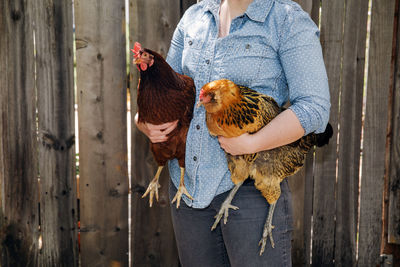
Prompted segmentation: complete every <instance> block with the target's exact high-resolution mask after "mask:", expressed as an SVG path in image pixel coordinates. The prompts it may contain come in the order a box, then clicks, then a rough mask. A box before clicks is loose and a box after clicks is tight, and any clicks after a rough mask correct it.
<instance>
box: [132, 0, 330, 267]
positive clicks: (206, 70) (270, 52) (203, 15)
mask: <svg viewBox="0 0 400 267" xmlns="http://www.w3.org/2000/svg"><path fill="white" fill-rule="evenodd" d="M318 37H319V31H318V28H317V26H316V25H315V24H314V23H313V21H312V20H311V19H310V17H309V16H308V14H307V13H305V12H304V11H303V10H301V8H300V7H299V6H298V5H297V4H296V3H294V2H291V1H289V0H222V1H221V0H204V1H202V2H200V3H199V4H197V5H194V6H192V7H191V8H189V9H188V11H187V12H186V13H185V15H184V16H183V18H182V19H181V21H180V22H179V24H178V26H177V28H176V30H175V33H174V36H173V39H172V42H171V47H170V50H169V53H168V57H167V61H168V63H169V64H170V65H171V66H172V67H173V68H174V69H175V70H176V71H177V72H179V73H183V74H186V75H188V76H190V77H192V78H193V79H194V81H195V85H196V88H197V97H198V95H199V90H200V88H201V87H202V86H203V85H204V84H206V83H208V82H210V81H213V80H217V79H221V78H226V79H230V80H232V81H233V82H235V83H236V84H240V85H244V86H247V87H249V88H252V89H255V90H257V91H259V92H262V93H264V94H267V95H270V96H272V97H274V99H275V100H276V101H277V103H278V104H280V105H284V104H285V103H287V102H290V103H291V106H290V107H289V108H288V109H286V110H285V111H284V112H282V113H281V114H279V115H278V116H277V117H276V118H275V119H273V120H272V121H271V122H270V123H269V124H268V125H267V126H265V127H264V128H262V129H261V130H260V131H258V132H257V133H255V134H251V135H249V134H244V135H241V136H239V137H235V138H224V137H218V138H213V137H211V136H210V135H209V133H208V130H207V127H206V123H205V110H204V108H203V107H200V108H197V107H195V109H194V115H193V116H194V117H193V120H192V122H191V126H190V128H189V132H188V137H187V146H186V173H185V185H186V188H187V189H188V191H189V194H190V195H191V196H193V198H194V200H190V199H188V198H186V196H184V197H183V199H184V203H181V206H180V208H179V209H176V208H175V207H174V206H172V207H171V214H172V220H173V225H174V231H175V236H176V241H177V246H178V252H179V257H180V261H181V263H182V266H184V267H185V266H291V231H292V208H291V195H290V191H289V188H288V185H287V182H286V179H285V180H284V181H283V182H282V184H281V191H282V193H281V197H280V199H279V200H278V201H277V205H276V208H275V213H274V218H273V225H274V226H275V228H274V230H273V232H272V233H273V237H274V240H275V248H272V247H271V244H267V248H266V250H265V252H264V254H263V255H262V256H259V247H258V242H259V240H260V238H261V234H262V231H263V225H264V222H265V219H266V216H267V214H268V208H269V205H268V203H267V201H266V200H265V198H263V197H262V196H261V194H260V192H259V191H258V190H257V189H256V188H255V187H254V185H253V184H252V182H251V180H250V179H248V180H247V181H249V182H245V184H244V185H243V186H242V187H241V188H240V189H239V191H238V192H237V194H236V196H235V198H234V200H233V202H232V204H233V205H235V206H237V207H239V209H238V210H235V211H233V210H231V211H230V213H229V215H230V216H229V219H228V222H227V224H223V223H220V224H219V225H218V227H217V228H216V229H215V230H214V231H210V228H211V226H212V224H213V223H214V216H215V214H216V213H217V212H218V211H219V208H220V206H221V204H222V202H223V201H224V200H225V198H226V196H227V194H228V191H229V190H230V189H231V188H232V187H233V183H232V182H231V180H230V173H229V171H228V168H227V163H226V158H225V152H227V153H230V154H232V155H242V154H250V153H255V152H259V151H263V150H268V149H272V148H275V147H278V146H282V145H285V144H288V143H291V142H293V141H295V140H297V139H299V138H301V137H302V136H303V135H306V134H308V133H310V132H314V131H315V132H323V131H324V130H325V126H326V124H327V122H328V118H329V109H330V102H329V88H328V80H327V76H326V71H325V66H324V63H323V58H322V52H321V46H320V43H319V38H318ZM137 126H138V128H139V129H140V130H141V131H142V132H144V133H145V134H146V135H147V136H148V137H149V138H150V140H151V141H152V142H163V141H165V140H167V138H168V137H167V135H168V133H169V132H171V131H172V130H173V129H174V128H175V126H176V121H175V122H170V123H166V124H163V125H151V124H137ZM169 169H170V175H171V178H172V184H173V185H171V186H170V191H171V192H170V194H171V195H172V196H173V195H175V192H176V188H177V186H178V185H179V166H178V163H177V161H176V160H173V161H171V162H170V163H169Z"/></svg>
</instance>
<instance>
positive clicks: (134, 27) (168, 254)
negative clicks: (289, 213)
mask: <svg viewBox="0 0 400 267" xmlns="http://www.w3.org/2000/svg"><path fill="white" fill-rule="evenodd" d="M183 2H189V1H183ZM180 6H186V7H187V6H188V4H183V3H181V2H180V1H173V0H168V1H165V0H164V1H161V0H140V1H130V12H129V14H130V21H131V22H132V23H131V24H130V26H131V28H130V33H131V34H130V36H131V37H130V47H133V44H134V42H136V41H137V42H140V43H141V44H142V47H146V48H149V49H151V50H154V51H156V52H159V53H160V54H161V55H162V56H164V57H165V56H166V54H167V52H168V49H169V46H170V41H171V38H172V34H173V32H174V30H175V27H176V25H177V24H178V21H179V17H180V14H182V13H183V11H182V12H181V10H180ZM154 18H156V19H154ZM149 33H151V34H149ZM130 59H131V62H132V59H133V56H132V55H131V57H130ZM130 69H131V76H130V92H131V99H132V102H131V107H132V148H131V149H132V150H131V151H132V172H131V173H132V182H131V188H132V209H131V214H132V227H131V229H132V233H131V248H132V264H133V265H134V266H179V259H178V253H177V248H176V244H175V237H174V232H173V229H172V222H171V215H170V204H169V197H168V184H169V179H170V178H169V174H168V169H167V168H164V170H163V172H162V173H161V176H160V184H161V188H160V189H159V194H160V196H159V201H158V202H156V203H154V204H153V207H152V208H150V207H149V201H148V198H145V199H142V195H143V193H144V191H145V190H146V188H147V186H148V184H149V182H150V180H151V179H152V178H153V177H154V174H155V173H156V169H157V165H156V163H155V161H154V159H153V155H152V153H151V152H150V150H149V148H150V147H149V141H148V139H147V137H146V136H145V135H143V134H142V133H141V132H139V131H138V130H137V128H136V126H135V123H134V121H133V118H134V114H135V113H136V110H137V105H136V96H137V91H136V89H137V81H138V77H139V76H138V75H139V73H138V71H137V68H136V66H133V65H132V63H131V67H130Z"/></svg>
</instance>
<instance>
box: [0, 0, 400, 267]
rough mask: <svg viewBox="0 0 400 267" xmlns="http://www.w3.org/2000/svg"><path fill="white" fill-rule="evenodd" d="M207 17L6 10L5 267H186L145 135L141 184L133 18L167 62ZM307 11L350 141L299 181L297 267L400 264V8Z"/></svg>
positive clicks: (1, 138)
mask: <svg viewBox="0 0 400 267" xmlns="http://www.w3.org/2000/svg"><path fill="white" fill-rule="evenodd" d="M33 2H35V3H33ZM195 2H196V1H195V0H180V1H173V0H135V1H134V0H129V1H128V2H127V3H128V5H127V6H126V4H125V1H124V0H117V1H107V0H96V1H95V0H85V1H83V0H74V1H72V0H67V1H55V0H45V1H28V0H4V1H0V75H1V76H0V111H1V113H0V114H1V116H0V204H1V205H0V251H1V252H0V255H1V256H0V257H1V264H0V266H79V265H81V266H129V263H130V264H131V266H179V259H178V256H177V249H176V246H175V241H174V235H173V230H172V226H171V221H170V212H169V201H168V196H167V186H166V184H167V179H168V175H167V174H166V172H164V173H163V176H162V177H161V180H162V182H161V183H162V188H161V194H160V200H159V202H158V203H157V204H156V205H155V206H154V207H153V208H149V207H148V201H147V200H142V199H141V195H142V194H143V193H144V190H145V188H146V187H147V185H148V183H149V180H150V178H152V176H153V175H154V173H155V167H156V166H155V164H154V161H153V159H152V155H151V154H150V153H149V149H148V141H147V139H146V138H145V136H143V135H142V134H141V133H140V132H138V131H137V129H136V128H135V127H134V126H133V127H132V128H131V129H130V130H131V136H129V138H130V140H131V142H130V143H131V151H132V153H131V181H130V182H129V175H128V142H127V138H128V136H127V130H128V129H127V128H128V125H134V124H133V123H131V124H128V123H127V92H128V91H129V93H130V96H131V97H130V99H132V102H131V110H130V113H131V114H134V113H135V110H136V107H135V98H136V85H137V78H138V77H137V75H138V73H137V70H136V68H135V67H134V66H132V65H129V64H131V63H129V62H131V60H132V56H129V62H128V63H127V60H126V58H127V55H126V42H127V39H126V36H127V32H126V24H125V23H126V19H125V16H126V14H129V41H128V42H129V46H130V47H132V46H133V43H134V42H135V41H140V42H141V43H142V44H143V46H145V47H149V48H152V49H154V50H156V51H158V52H160V53H161V54H162V55H164V56H165V55H166V53H167V51H168V48H169V42H170V39H171V36H172V33H173V31H174V28H175V26H176V25H177V23H178V21H179V18H180V17H181V15H182V14H183V12H184V10H185V9H186V8H187V7H189V6H190V5H192V4H194V3H195ZM298 2H299V3H300V4H301V5H302V7H303V9H304V10H306V11H307V12H309V13H310V16H311V17H312V19H313V20H314V21H315V22H316V24H317V25H319V26H320V29H321V44H322V47H323V52H324V59H325V64H326V68H327V72H328V77H329V84H330V90H331V101H332V109H331V117H330V122H331V124H332V125H333V127H334V129H337V131H335V135H334V137H333V139H332V140H331V143H330V145H329V146H328V147H325V148H322V149H318V150H316V151H315V153H310V154H309V156H308V158H307V164H306V166H305V168H303V169H302V171H301V172H300V173H298V174H297V175H295V177H291V178H290V179H289V180H290V184H291V190H292V192H293V199H294V201H293V206H294V212H295V220H294V229H295V230H294V233H293V251H292V253H293V265H294V266H309V265H312V266H357V265H358V266H377V265H382V266H383V265H385V264H390V263H391V262H392V261H393V257H394V258H395V260H397V261H396V262H395V264H400V261H399V256H400V253H399V251H400V249H399V245H400V135H399V132H400V85H399V84H400V68H399V67H398V66H400V39H399V38H398V37H399V36H400V29H399V27H398V24H399V23H398V22H399V21H398V20H399V16H398V11H399V2H400V0H379V1H372V0H371V1H366V0H353V1H348V0H335V1H330V0H299V1H298ZM73 15H74V21H73ZM74 26H75V27H74ZM74 29H76V31H75V36H74ZM74 38H75V45H76V53H74V51H75V50H74V46H73V44H74V40H73V39H74ZM74 55H76V79H74ZM127 67H128V68H129V69H130V75H127ZM74 81H75V83H74ZM75 85H76V90H74V88H75ZM74 92H75V98H74ZM75 99H77V100H76V101H74V100H75ZM75 102H76V103H77V104H78V111H79V112H78V114H79V117H78V118H79V119H78V122H79V124H78V129H75V127H74V125H75V124H74V103H75ZM132 117H133V116H132ZM76 132H79V186H77V179H76V177H77V176H76V171H75V168H76V166H75V159H76V155H75V145H74V140H75V139H74V137H75V133H76ZM78 196H79V198H78ZM129 203H130V204H131V205H130V211H129V210H128V209H129ZM129 213H130V214H131V216H129ZM78 220H79V221H80V229H78ZM129 229H130V231H129ZM78 230H79V234H80V241H79V242H78ZM129 255H130V257H129ZM392 263H393V262H392ZM392 265H393V264H392Z"/></svg>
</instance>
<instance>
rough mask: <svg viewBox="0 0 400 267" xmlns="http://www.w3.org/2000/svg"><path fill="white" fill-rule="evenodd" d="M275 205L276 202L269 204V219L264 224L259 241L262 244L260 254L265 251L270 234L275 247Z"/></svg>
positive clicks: (272, 244)
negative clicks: (273, 235) (273, 219)
mask: <svg viewBox="0 0 400 267" xmlns="http://www.w3.org/2000/svg"><path fill="white" fill-rule="evenodd" d="M275 206H276V202H275V203H273V204H271V205H270V206H269V211H268V217H267V220H266V221H265V225H264V232H263V235H262V238H261V240H260V242H259V243H258V245H259V246H261V249H260V256H261V255H262V254H263V253H264V250H265V245H266V244H267V237H268V236H269V239H270V241H271V246H272V248H274V247H275V243H274V239H273V237H272V229H274V226H273V225H272V217H273V216H274V210H275Z"/></svg>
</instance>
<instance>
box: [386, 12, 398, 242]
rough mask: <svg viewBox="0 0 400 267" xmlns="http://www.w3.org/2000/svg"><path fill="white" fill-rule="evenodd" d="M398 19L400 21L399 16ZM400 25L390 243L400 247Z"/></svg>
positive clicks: (391, 186) (390, 182)
mask: <svg viewBox="0 0 400 267" xmlns="http://www.w3.org/2000/svg"><path fill="white" fill-rule="evenodd" d="M397 19H400V16H398V18H397ZM399 26H400V24H399V21H398V22H397V51H396V59H395V60H396V61H395V73H394V76H393V77H394V90H393V95H392V101H393V103H392V110H393V113H392V114H393V115H392V129H391V134H392V142H391V147H390V171H389V172H390V173H389V207H388V243H391V244H397V245H400V27H399Z"/></svg>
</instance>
